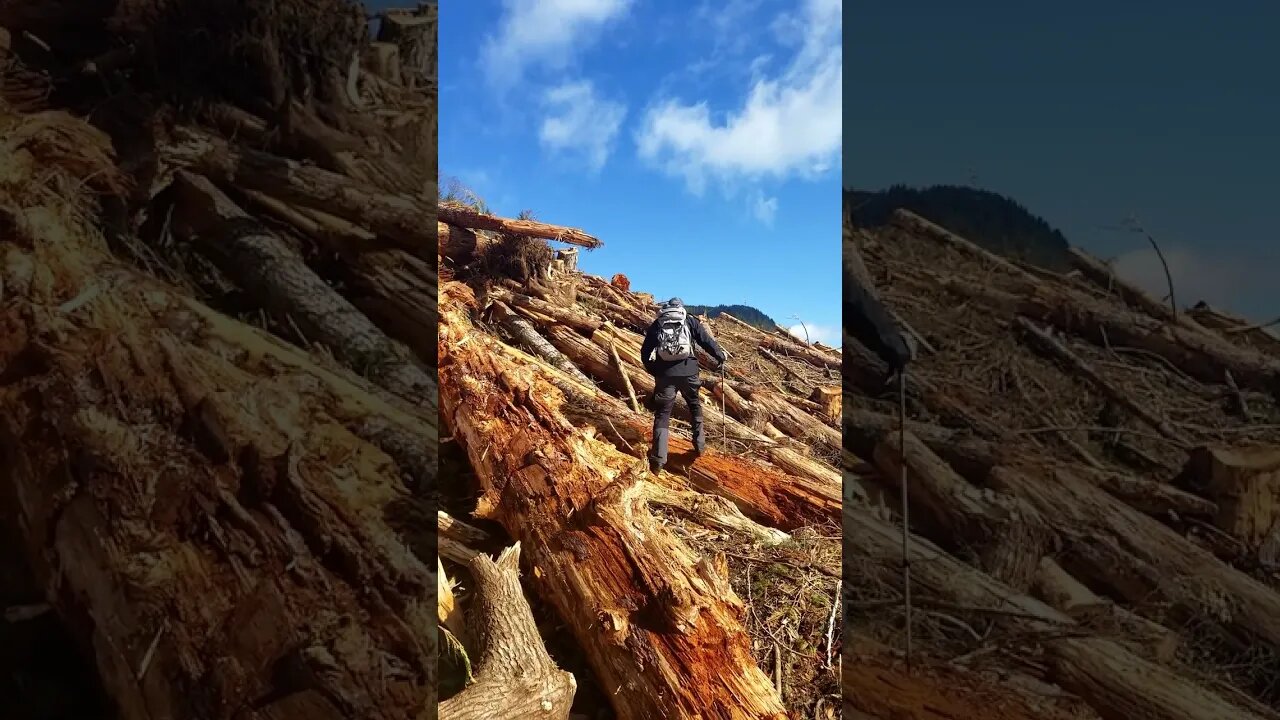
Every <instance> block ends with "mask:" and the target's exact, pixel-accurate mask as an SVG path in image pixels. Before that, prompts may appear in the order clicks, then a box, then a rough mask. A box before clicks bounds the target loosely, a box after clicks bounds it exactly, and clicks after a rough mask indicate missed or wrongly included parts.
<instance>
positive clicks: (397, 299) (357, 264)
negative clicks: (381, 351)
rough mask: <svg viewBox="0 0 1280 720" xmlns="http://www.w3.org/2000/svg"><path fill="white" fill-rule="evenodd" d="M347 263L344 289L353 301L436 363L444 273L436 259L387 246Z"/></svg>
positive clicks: (430, 365) (418, 355)
mask: <svg viewBox="0 0 1280 720" xmlns="http://www.w3.org/2000/svg"><path fill="white" fill-rule="evenodd" d="M346 269H347V277H346V278H345V279H346V280H348V287H347V288H345V295H346V296H347V297H349V298H350V299H351V302H352V303H353V304H354V305H355V306H356V307H357V308H359V309H360V310H361V311H362V312H363V313H364V314H365V315H366V316H367V317H368V318H369V319H370V320H372V321H373V322H374V324H376V325H377V326H378V327H379V328H380V329H381V330H382V331H383V332H385V333H386V334H387V335H388V336H390V337H391V338H394V339H395V340H397V341H399V342H400V343H402V344H403V345H404V346H406V347H408V348H409V349H410V350H412V351H413V355H414V356H415V357H416V358H417V359H418V360H419V361H420V362H422V363H425V364H426V365H427V367H428V368H434V367H435V365H436V326H437V325H438V324H439V318H440V313H439V309H438V308H437V307H436V295H437V292H438V291H437V287H438V285H439V282H440V279H439V276H438V275H437V274H436V268H435V267H434V266H433V263H430V262H428V261H426V260H423V259H421V258H419V257H418V256H416V255H412V254H410V253H407V252H405V251H403V250H399V249H396V248H388V249H385V250H368V251H365V252H361V253H357V254H355V255H354V257H352V258H351V261H350V263H349V264H348V266H347V268H346ZM428 372H430V370H428ZM433 380H434V378H433Z"/></svg>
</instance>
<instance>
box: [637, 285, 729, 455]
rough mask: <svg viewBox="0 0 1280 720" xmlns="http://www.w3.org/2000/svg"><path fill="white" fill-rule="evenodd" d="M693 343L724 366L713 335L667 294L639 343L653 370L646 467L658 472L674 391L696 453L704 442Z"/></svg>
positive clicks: (644, 357) (699, 383)
mask: <svg viewBox="0 0 1280 720" xmlns="http://www.w3.org/2000/svg"><path fill="white" fill-rule="evenodd" d="M695 343H696V345H697V346H700V347H702V349H703V350H706V351H707V353H708V354H710V355H711V356H712V357H713V358H715V359H716V362H717V363H718V364H717V365H716V366H715V367H713V368H711V369H712V370H720V369H721V368H723V367H724V363H725V360H726V359H727V355H726V354H725V352H724V350H721V349H720V345H719V344H717V343H716V341H715V338H713V337H711V333H709V332H707V329H706V327H705V326H703V324H702V323H701V322H699V321H698V318H696V317H694V316H693V315H690V314H689V313H688V312H687V311H686V310H685V307H684V303H683V302H681V301H680V298H671V299H670V300H668V301H667V302H666V303H665V304H664V305H663V306H662V307H661V308H660V309H659V310H658V317H657V318H656V319H655V320H654V321H653V324H651V325H650V326H649V329H648V330H647V331H646V332H645V334H644V344H643V345H642V346H641V347H640V359H641V360H642V361H643V362H644V369H645V370H647V371H648V372H649V374H650V375H652V376H653V379H654V389H653V400H652V405H651V406H650V409H651V410H653V446H652V448H651V449H650V450H649V470H650V471H651V472H655V473H656V472H658V470H660V469H661V468H662V466H663V465H665V464H666V463H667V436H668V433H669V430H668V426H669V425H670V424H671V410H672V409H673V408H674V407H675V402H676V393H679V394H681V395H683V396H684V401H685V404H687V405H688V406H689V416H690V417H691V418H692V426H693V451H694V455H695V457H696V456H697V455H701V454H702V452H703V450H705V449H706V447H707V438H706V434H705V430H704V427H703V422H702V401H701V399H700V398H699V397H698V389H699V388H701V387H702V381H701V380H700V379H699V378H698V355H697V351H696V349H695Z"/></svg>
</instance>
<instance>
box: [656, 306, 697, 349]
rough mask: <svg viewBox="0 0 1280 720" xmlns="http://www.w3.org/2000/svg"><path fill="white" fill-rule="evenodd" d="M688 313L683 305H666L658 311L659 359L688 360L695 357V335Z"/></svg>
mask: <svg viewBox="0 0 1280 720" xmlns="http://www.w3.org/2000/svg"><path fill="white" fill-rule="evenodd" d="M688 318H689V316H688V313H686V312H685V309H684V308H683V307H664V308H662V311H661V312H659V313H658V349H657V355H658V359H659V360H668V361H670V360H687V359H688V358H691V357H693V337H692V336H691V335H690V333H689V322H688Z"/></svg>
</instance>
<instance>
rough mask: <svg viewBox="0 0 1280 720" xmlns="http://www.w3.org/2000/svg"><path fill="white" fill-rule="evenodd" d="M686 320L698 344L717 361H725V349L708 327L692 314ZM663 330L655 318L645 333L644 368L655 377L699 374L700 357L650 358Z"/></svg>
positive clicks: (641, 347) (695, 342) (642, 347)
mask: <svg viewBox="0 0 1280 720" xmlns="http://www.w3.org/2000/svg"><path fill="white" fill-rule="evenodd" d="M685 322H687V323H688V324H689V337H691V338H692V339H693V342H694V344H695V345H697V346H701V347H702V349H703V350H706V351H707V354H709V355H710V356H711V357H713V358H715V359H716V361H718V362H721V363H723V362H724V360H725V354H724V350H721V349H720V346H719V345H718V344H716V339H715V338H713V337H711V333H709V332H707V328H706V327H705V326H704V325H703V324H702V323H701V322H699V321H698V318H697V317H695V316H694V315H692V314H690V315H688V316H687V317H686V318H685ZM660 335H661V331H660V329H659V326H658V321H657V320H654V321H653V323H652V324H650V325H649V329H648V330H646V331H645V333H644V344H643V345H641V346H640V361H641V362H643V363H644V369H645V370H648V371H649V374H650V375H652V376H654V377H655V378H659V377H690V376H692V375H697V374H698V358H696V357H691V358H685V359H684V360H662V359H661V358H656V357H655V358H654V359H652V360H651V359H650V358H649V356H650V355H653V351H654V350H656V349H657V348H658V340H659V337H660Z"/></svg>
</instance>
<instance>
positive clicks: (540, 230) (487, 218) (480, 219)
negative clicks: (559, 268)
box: [438, 205, 604, 249]
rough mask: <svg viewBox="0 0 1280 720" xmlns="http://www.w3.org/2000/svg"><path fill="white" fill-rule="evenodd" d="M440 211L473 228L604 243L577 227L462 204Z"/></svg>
mask: <svg viewBox="0 0 1280 720" xmlns="http://www.w3.org/2000/svg"><path fill="white" fill-rule="evenodd" d="M438 211H439V220H440V222H443V223H448V224H449V225H456V226H458V227H464V228H468V229H470V230H488V231H489V232H500V233H507V234H509V235H518V236H522V237H533V238H542V239H543V240H554V241H556V242H562V243H568V244H570V245H578V246H580V247H584V248H587V249H593V248H598V247H601V246H602V245H604V243H602V242H600V240H599V239H598V238H595V237H592V236H590V235H588V234H586V233H585V232H583V231H581V230H579V229H577V228H571V227H562V226H560V225H548V224H547V223H544V222H538V221H536V220H514V219H511V218H502V217H497V216H495V215H484V214H482V213H480V212H477V211H475V210H472V209H471V208H468V207H463V206H460V205H441V206H440V207H439V209H438Z"/></svg>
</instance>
